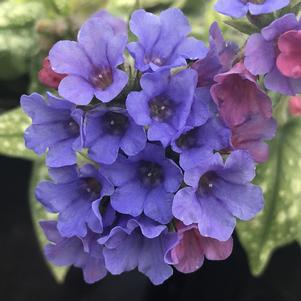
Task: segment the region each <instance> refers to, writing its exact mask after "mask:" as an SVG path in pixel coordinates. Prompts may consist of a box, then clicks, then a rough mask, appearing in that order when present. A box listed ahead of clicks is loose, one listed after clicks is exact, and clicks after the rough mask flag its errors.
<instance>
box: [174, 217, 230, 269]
mask: <svg viewBox="0 0 301 301" xmlns="http://www.w3.org/2000/svg"><path fill="white" fill-rule="evenodd" d="M176 228H177V233H178V235H179V239H180V240H179V243H178V244H177V245H176V246H175V248H174V249H172V251H171V257H172V259H173V261H175V262H177V263H176V264H175V268H176V269H177V270H178V271H180V272H182V273H192V272H195V271H196V270H198V269H199V268H200V267H201V266H202V265H203V263H204V259H205V258H206V259H208V260H225V259H227V258H228V257H229V256H230V255H231V253H232V248H233V240H232V238H230V239H229V240H227V241H218V240H216V239H213V238H209V237H204V236H201V234H200V233H199V231H198V227H197V225H190V226H185V225H184V224H183V223H182V222H180V221H177V223H176Z"/></svg>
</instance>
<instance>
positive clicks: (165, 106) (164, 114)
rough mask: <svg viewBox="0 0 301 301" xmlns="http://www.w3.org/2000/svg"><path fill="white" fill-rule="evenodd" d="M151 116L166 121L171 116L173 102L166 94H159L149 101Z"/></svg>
mask: <svg viewBox="0 0 301 301" xmlns="http://www.w3.org/2000/svg"><path fill="white" fill-rule="evenodd" d="M149 109H150V115H151V117H152V118H153V119H154V120H156V121H160V122H162V121H164V120H167V119H169V118H170V117H171V115H172V113H173V110H172V103H171V101H170V99H169V98H168V97H166V96H157V97H155V98H153V99H152V100H151V101H150V102H149Z"/></svg>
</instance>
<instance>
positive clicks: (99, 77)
mask: <svg viewBox="0 0 301 301" xmlns="http://www.w3.org/2000/svg"><path fill="white" fill-rule="evenodd" d="M126 43H127V36H126V35H125V34H124V33H120V32H117V33H116V32H115V31H114V28H112V27H111V26H110V23H109V22H106V20H105V19H104V20H103V18H97V17H94V18H90V19H89V20H88V21H87V22H86V23H84V24H83V26H82V27H81V29H80V31H79V34H78V42H73V41H59V42H57V43H56V44H55V45H54V46H53V47H52V49H51V50H50V53H49V59H50V62H51V65H52V68H53V70H54V71H55V72H57V73H64V74H67V75H68V76H67V77H65V78H64V79H63V80H62V81H61V82H60V85H59V88H58V91H59V94H60V95H61V96H62V97H64V98H65V99H67V100H69V101H71V102H73V103H75V104H78V105H87V104H89V103H90V101H91V100H92V98H93V97H94V95H95V97H96V98H98V99H99V100H100V101H102V102H109V101H111V100H112V99H113V98H115V97H116V96H117V95H118V94H119V93H120V92H121V91H122V89H123V88H124V87H125V85H126V84H127V81H128V75H127V74H126V73H125V72H124V71H121V70H119V69H118V68H117V66H119V65H121V64H122V63H123V60H124V58H123V52H124V50H125V47H126Z"/></svg>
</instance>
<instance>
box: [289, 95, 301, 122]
mask: <svg viewBox="0 0 301 301" xmlns="http://www.w3.org/2000/svg"><path fill="white" fill-rule="evenodd" d="M288 109H289V112H290V114H291V115H292V116H295V117H298V116H301V96H294V97H291V98H290V100H289V104H288Z"/></svg>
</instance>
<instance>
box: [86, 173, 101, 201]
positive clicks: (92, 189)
mask: <svg viewBox="0 0 301 301" xmlns="http://www.w3.org/2000/svg"><path fill="white" fill-rule="evenodd" d="M84 182H85V189H86V191H87V192H88V193H89V194H90V195H91V196H93V197H94V198H98V197H99V196H100V192H101V189H102V186H101V184H100V183H99V182H98V181H97V180H96V179H94V178H84Z"/></svg>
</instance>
